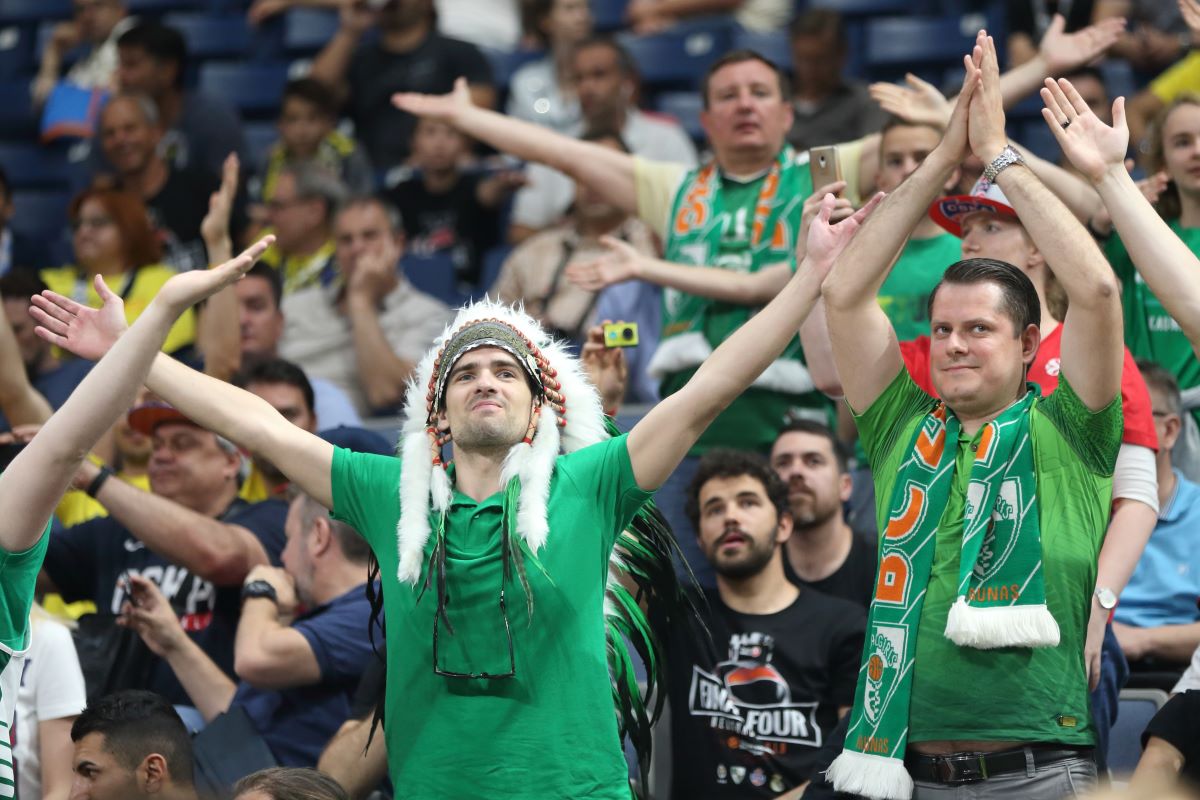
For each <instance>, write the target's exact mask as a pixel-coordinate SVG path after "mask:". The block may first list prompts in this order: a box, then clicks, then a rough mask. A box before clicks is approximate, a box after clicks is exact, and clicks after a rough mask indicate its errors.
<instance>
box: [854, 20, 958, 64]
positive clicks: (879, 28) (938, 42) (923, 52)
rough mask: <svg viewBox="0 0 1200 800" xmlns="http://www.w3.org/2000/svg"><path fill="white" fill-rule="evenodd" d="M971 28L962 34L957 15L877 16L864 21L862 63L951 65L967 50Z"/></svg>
mask: <svg viewBox="0 0 1200 800" xmlns="http://www.w3.org/2000/svg"><path fill="white" fill-rule="evenodd" d="M974 42H975V31H972V30H968V31H966V32H965V33H964V26H963V24H962V18H960V17H881V18H878V19H872V20H869V21H868V22H867V31H866V46H865V54H866V65H867V68H868V69H874V68H878V67H885V68H886V67H907V66H908V65H909V64H914V63H916V64H921V63H925V64H928V63H930V62H935V63H936V62H942V63H947V64H953V63H955V62H957V61H959V60H961V59H962V57H963V54H964V53H968V52H970V50H971V47H972V45H973V44H974Z"/></svg>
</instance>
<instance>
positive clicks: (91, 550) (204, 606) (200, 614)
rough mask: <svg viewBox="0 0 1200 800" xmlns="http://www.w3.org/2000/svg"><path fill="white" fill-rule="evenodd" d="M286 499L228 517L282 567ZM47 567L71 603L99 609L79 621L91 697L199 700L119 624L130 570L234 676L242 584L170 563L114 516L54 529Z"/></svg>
mask: <svg viewBox="0 0 1200 800" xmlns="http://www.w3.org/2000/svg"><path fill="white" fill-rule="evenodd" d="M286 518H287V503H285V502H283V501H282V500H264V501H263V502H261V503H247V502H245V501H243V500H240V499H239V500H235V501H234V502H233V503H232V504H231V505H230V507H229V508H228V509H227V510H226V512H225V513H224V514H223V515H221V517H220V519H221V521H222V522H226V523H229V524H232V525H240V526H242V527H244V528H246V529H248V530H249V531H250V532H251V533H253V534H254V535H255V536H257V537H258V540H259V541H260V542H262V545H263V548H264V549H265V550H266V551H267V557H268V558H270V559H271V563H272V564H275V565H278V564H279V557H280V554H281V553H282V552H283V547H284V544H285V543H286V535H285V534H284V530H283V524H284V520H285V519H286ZM44 566H45V569H46V573H47V574H48V575H49V576H50V579H51V580H52V581H54V584H55V586H57V587H58V590H59V592H60V593H61V594H62V596H63V598H64V599H66V600H67V602H74V601H76V600H91V601H93V602H95V604H96V606H97V611H96V614H94V615H89V617H84V618H83V620H81V621H80V623H81V624H80V630H79V631H78V632H77V633H78V635H77V637H76V643H77V645H78V646H79V649H80V654H79V655H80V663H81V666H82V667H83V670H84V675H85V676H86V677H87V678H88V679H89V680H88V696H89V697H97V696H100V695H103V694H107V693H108V692H112V691H115V690H117V689H125V688H137V689H150V690H152V691H155V692H158V693H159V694H161V695H162V696H164V697H166V698H167V699H168V700H169V701H171V702H172V703H175V704H180V705H195V703H194V702H193V701H192V700H191V699H190V698H189V697H188V694H187V692H186V691H184V689H183V687H182V686H181V685H180V684H179V681H178V680H177V679H176V678H175V673H174V672H173V671H172V670H171V668H170V666H168V665H167V663H166V662H165V661H163V660H161V659H160V658H158V657H157V656H155V655H154V654H153V653H151V652H150V650H149V648H147V647H146V645H145V644H144V643H143V642H142V641H141V638H140V637H139V636H138V635H137V634H136V633H135V632H133V631H131V630H128V629H125V628H120V627H118V626H117V624H116V618H117V615H118V614H119V613H120V611H121V605H122V604H123V603H124V602H125V599H126V594H125V592H124V590H123V589H121V588H120V586H119V584H118V581H120V579H121V577H122V576H124V575H125V574H126V573H130V574H135V575H142V576H144V577H146V578H149V579H150V580H152V581H154V583H156V584H157V585H158V588H159V589H161V590H162V593H163V594H164V595H166V597H167V599H168V600H169V601H170V603H171V606H172V607H173V608H174V609H175V612H176V613H177V614H178V615H179V618H180V622H181V623H182V625H183V628H184V630H186V631H187V632H188V635H189V636H190V637H191V639H192V641H194V642H195V643H196V644H198V645H200V649H202V650H203V651H204V652H205V653H207V654H208V656H209V658H211V659H212V660H213V661H215V662H216V663H217V665H218V666H219V667H220V668H221V669H222V670H224V671H225V673H226V674H227V675H229V676H231V677H232V676H233V642H234V634H235V632H236V630H237V622H238V616H239V613H240V610H241V600H240V594H241V589H240V587H238V586H228V587H217V586H214V585H213V584H212V583H211V582H209V581H206V580H203V579H202V578H198V577H196V576H195V575H192V574H191V572H190V571H189V570H187V569H185V568H184V567H180V566H177V565H175V564H172V563H170V562H169V561H167V560H166V559H165V558H163V557H162V556H160V555H158V554H157V553H154V552H152V551H151V550H150V549H149V548H147V547H146V546H145V545H143V544H142V543H141V542H140V541H138V540H137V539H136V538H134V536H133V534H131V533H130V532H129V530H128V529H126V528H125V526H123V525H121V524H120V523H119V522H117V521H116V520H115V519H113V518H112V517H100V518H98V519H93V520H89V521H87V522H83V523H80V524H79V525H74V526H72V527H70V528H67V529H65V530H63V531H60V532H57V533H52V534H51V536H50V544H49V547H48V548H47V551H46V561H45V564H44Z"/></svg>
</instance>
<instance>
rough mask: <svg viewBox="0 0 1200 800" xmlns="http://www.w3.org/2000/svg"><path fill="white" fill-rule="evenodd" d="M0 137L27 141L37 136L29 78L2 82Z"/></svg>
mask: <svg viewBox="0 0 1200 800" xmlns="http://www.w3.org/2000/svg"><path fill="white" fill-rule="evenodd" d="M0 135H3V136H6V137H10V138H25V139H32V138H34V137H35V136H37V117H35V116H34V114H33V100H32V98H31V97H30V96H29V78H15V79H14V78H9V79H4V80H0Z"/></svg>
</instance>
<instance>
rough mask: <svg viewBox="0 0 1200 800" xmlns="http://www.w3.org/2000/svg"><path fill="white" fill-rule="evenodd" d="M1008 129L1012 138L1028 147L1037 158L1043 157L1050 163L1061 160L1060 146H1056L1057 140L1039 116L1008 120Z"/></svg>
mask: <svg viewBox="0 0 1200 800" xmlns="http://www.w3.org/2000/svg"><path fill="white" fill-rule="evenodd" d="M1008 130H1009V132H1010V135H1011V137H1012V138H1013V139H1015V140H1016V141H1017V142H1018V143H1020V144H1023V145H1025V146H1026V147H1028V148H1029V149H1030V150H1032V151H1033V152H1034V154H1035V155H1037V156H1038V157H1039V158H1044V159H1046V160H1047V161H1049V162H1050V163H1052V164H1057V163H1058V162H1059V161H1061V160H1062V148H1060V147H1059V146H1058V140H1057V139H1055V138H1054V134H1053V133H1051V132H1050V129H1049V128H1047V127H1046V123H1045V121H1044V120H1043V119H1042V118H1041V117H1038V118H1037V119H1027V120H1023V121H1022V120H1017V121H1015V122H1009V123H1008Z"/></svg>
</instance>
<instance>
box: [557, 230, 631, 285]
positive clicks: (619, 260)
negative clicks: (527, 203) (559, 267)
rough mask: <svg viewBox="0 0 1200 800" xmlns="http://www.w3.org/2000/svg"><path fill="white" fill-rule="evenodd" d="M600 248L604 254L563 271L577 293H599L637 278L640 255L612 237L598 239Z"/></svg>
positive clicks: (576, 263) (626, 243)
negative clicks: (580, 290) (582, 291)
mask: <svg viewBox="0 0 1200 800" xmlns="http://www.w3.org/2000/svg"><path fill="white" fill-rule="evenodd" d="M600 244H602V245H603V246H604V249H605V250H606V251H607V252H605V253H602V254H601V255H598V256H596V257H595V258H589V259H585V260H580V261H576V262H575V263H574V264H571V265H569V266H568V267H567V269H566V276H567V280H569V281H570V282H571V283H573V284H575V285H576V286H578V287H579V288H580V289H586V290H587V291H589V292H598V291H600V290H601V289H606V288H608V287H609V286H612V285H613V284H614V283H624V282H625V281H629V280H633V279H634V278H637V277H640V275H641V271H640V269H639V264H640V263H641V259H642V254H641V253H639V252H638V251H637V250H636V249H634V247H633V246H632V245H630V244H629V243H628V242H625V241H622V240H621V239H618V238H616V237H615V236H601V237H600Z"/></svg>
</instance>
